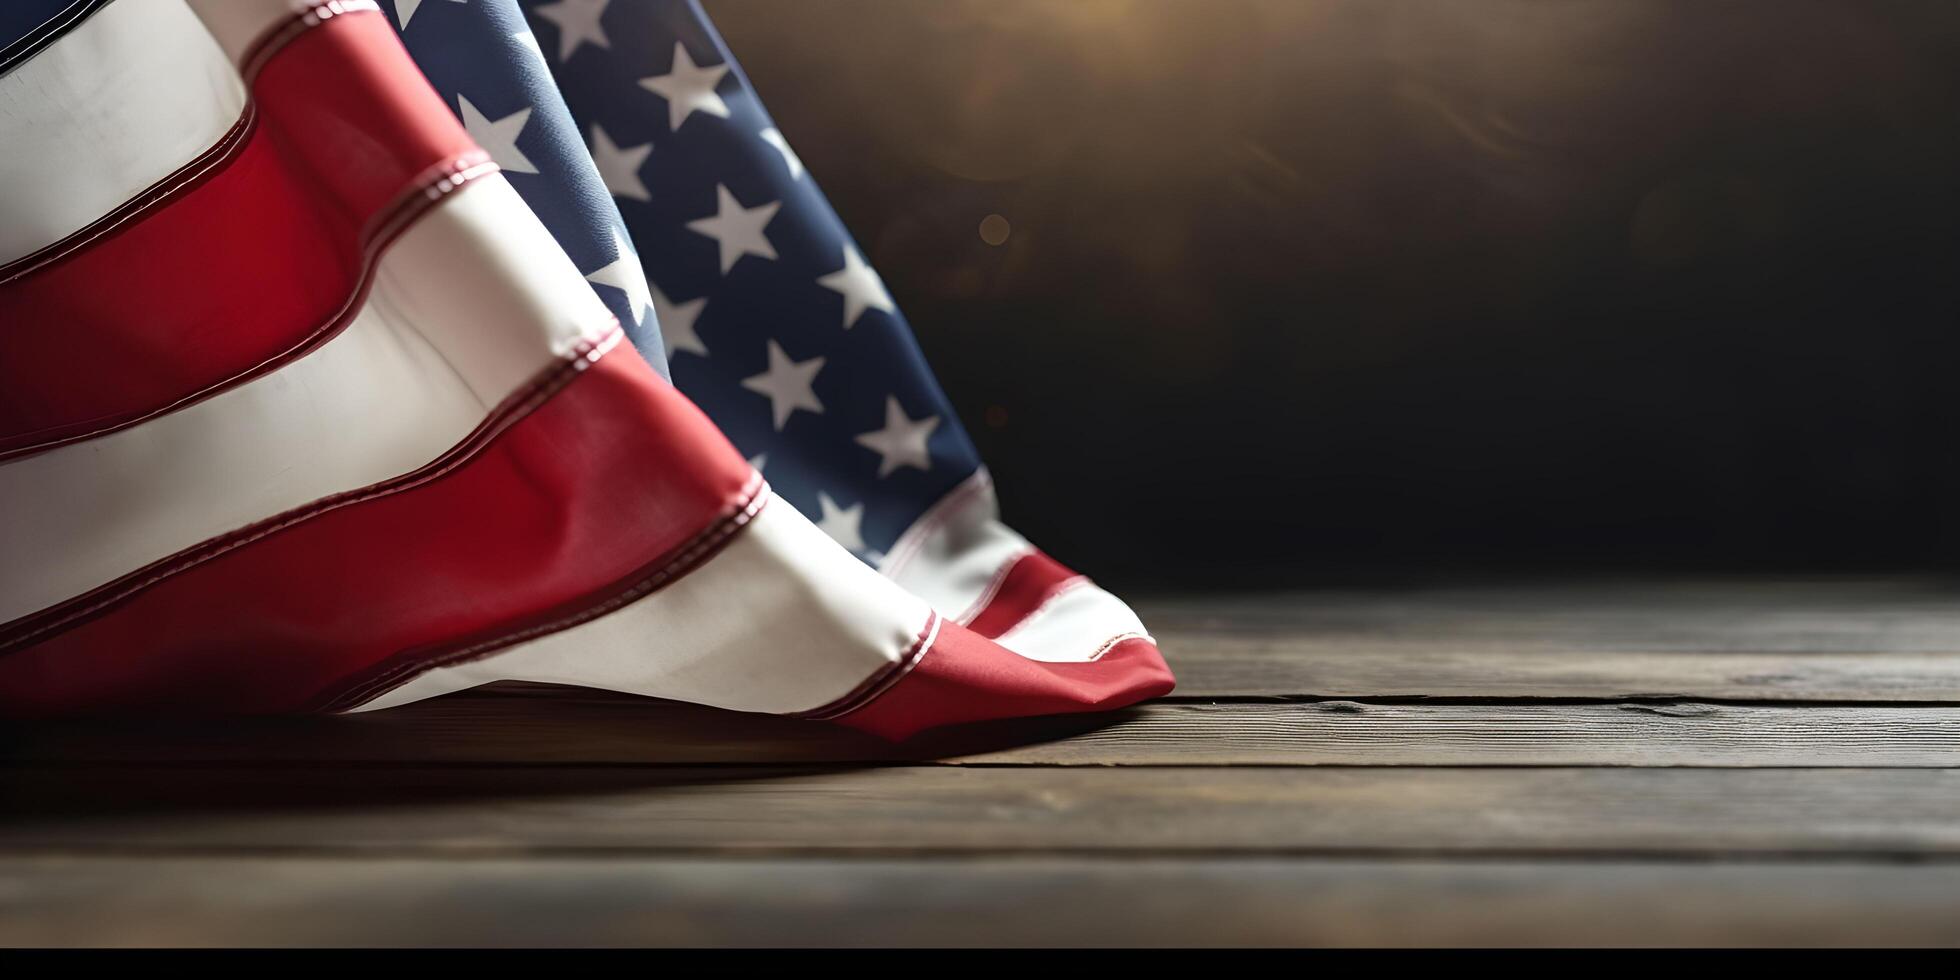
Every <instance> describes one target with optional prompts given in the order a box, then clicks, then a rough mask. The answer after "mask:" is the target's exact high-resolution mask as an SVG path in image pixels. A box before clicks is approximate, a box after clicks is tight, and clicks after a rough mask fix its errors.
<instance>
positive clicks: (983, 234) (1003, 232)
mask: <svg viewBox="0 0 1960 980" xmlns="http://www.w3.org/2000/svg"><path fill="white" fill-rule="evenodd" d="M1013 232H1014V226H1013V225H1010V224H1008V223H1007V219H1006V218H1003V217H1001V216H1000V215H997V214H990V215H987V216H986V217H984V218H981V219H980V240H981V241H983V242H986V243H987V244H989V245H1004V244H1006V243H1007V236H1008V235H1010V234H1012V233H1013Z"/></svg>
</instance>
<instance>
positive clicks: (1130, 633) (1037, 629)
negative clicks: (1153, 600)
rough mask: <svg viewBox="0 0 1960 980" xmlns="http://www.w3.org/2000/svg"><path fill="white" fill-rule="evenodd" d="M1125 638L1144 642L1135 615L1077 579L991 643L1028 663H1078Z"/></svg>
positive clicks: (1146, 635)
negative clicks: (1029, 661)
mask: <svg viewBox="0 0 1960 980" xmlns="http://www.w3.org/2000/svg"><path fill="white" fill-rule="evenodd" d="M1130 637H1141V638H1143V639H1146V640H1147V639H1149V638H1150V634H1149V633H1147V632H1145V631H1144V628H1143V621H1142V620H1140V619H1138V618H1137V614H1136V613H1134V612H1132V611H1130V607H1129V606H1127V605H1125V604H1124V603H1123V600H1121V599H1118V598H1116V597H1115V596H1113V595H1110V594H1109V593H1107V592H1104V591H1103V590H1102V589H1100V588H1097V587H1096V585H1095V583H1093V582H1090V581H1089V580H1088V579H1078V580H1076V582H1075V583H1074V584H1072V585H1068V586H1064V587H1063V589H1062V591H1060V592H1057V593H1055V594H1054V595H1053V596H1050V597H1049V599H1048V601H1046V602H1044V603H1042V604H1041V607H1040V608H1038V609H1036V610H1035V611H1034V613H1033V614H1032V615H1030V616H1029V617H1028V618H1026V619H1023V620H1021V622H1020V623H1019V624H1017V625H1015V626H1014V628H1012V629H1010V630H1008V631H1007V632H1005V633H1002V634H1001V635H1000V636H999V637H997V638H996V639H995V640H994V642H995V643H998V644H1000V645H1001V646H1003V647H1006V648H1007V649H1009V650H1012V651H1014V652H1015V653H1018V654H1020V655H1021V656H1023V657H1026V658H1028V659H1029V660H1042V661H1046V662H1048V663H1080V662H1082V661H1085V660H1095V659H1097V658H1098V657H1101V656H1102V655H1103V654H1104V653H1106V652H1108V650H1109V648H1110V647H1111V646H1113V645H1114V644H1115V643H1116V641H1118V640H1123V639H1128V638H1130Z"/></svg>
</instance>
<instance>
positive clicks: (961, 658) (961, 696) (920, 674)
mask: <svg viewBox="0 0 1960 980" xmlns="http://www.w3.org/2000/svg"><path fill="white" fill-rule="evenodd" d="M1176 685H1177V680H1176V678H1174V677H1172V676H1171V671H1170V667H1169V666H1168V665H1166V664H1165V663H1164V658H1163V656H1162V655H1161V654H1159V653H1158V651H1157V647H1156V645H1155V644H1154V643H1152V642H1151V641H1150V640H1149V638H1147V637H1141V636H1132V637H1128V638H1125V639H1121V640H1119V641H1117V642H1116V643H1115V644H1113V645H1112V646H1110V647H1109V648H1108V650H1107V651H1106V652H1104V653H1103V655H1102V656H1101V657H1100V658H1098V659H1096V660H1093V661H1089V662H1086V663H1048V662H1044V661H1039V660H1029V659H1028V658H1026V657H1023V656H1021V655H1019V654H1016V653H1014V652H1013V651H1011V650H1008V649H1007V648H1005V647H1002V646H1001V645H999V644H997V643H995V642H993V641H992V640H989V639H987V638H986V637H983V636H980V635H978V634H976V633H974V632H973V631H972V630H969V629H967V628H966V627H964V626H961V625H960V624H958V623H950V622H942V623H941V624H940V627H939V635H938V638H937V639H936V640H935V642H934V643H933V644H932V648H931V650H929V651H927V652H926V653H924V654H922V655H921V656H920V658H919V660H918V662H917V664H916V665H915V666H913V667H912V669H911V670H909V671H907V672H906V673H905V675H904V676H903V677H902V678H900V679H899V680H898V681H897V682H896V683H894V684H892V685H891V687H890V688H889V689H888V690H886V691H885V692H884V693H883V694H881V695H879V696H877V697H876V698H875V699H874V700H872V701H871V702H870V703H868V704H865V705H863V706H862V707H859V708H857V709H855V710H853V711H851V712H849V713H847V714H844V715H842V716H841V717H838V718H837V719H836V720H837V721H838V723H839V724H843V725H848V726H850V727H852V728H856V729H860V730H863V731H867V732H870V733H872V734H874V735H878V736H881V737H884V738H887V739H891V740H893V741H902V740H904V739H906V738H909V737H911V736H912V735H914V734H916V733H918V732H920V731H923V730H925V729H928V728H938V727H940V726H942V725H955V724H960V723H963V722H972V721H988V720H993V719H999V718H1021V717H1028V716H1031V715H1053V714H1071V713H1076V712H1084V711H1108V710H1111V709H1114V708H1121V707H1126V706H1128V705H1132V704H1135V703H1137V702H1139V701H1146V700H1149V699H1151V698H1156V697H1162V696H1164V695H1166V694H1169V693H1170V692H1171V689H1172V688H1173V687H1175V686H1176Z"/></svg>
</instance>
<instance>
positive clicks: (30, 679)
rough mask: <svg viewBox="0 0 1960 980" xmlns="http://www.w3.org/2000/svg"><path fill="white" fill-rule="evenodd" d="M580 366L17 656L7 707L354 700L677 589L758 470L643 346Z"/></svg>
mask: <svg viewBox="0 0 1960 980" xmlns="http://www.w3.org/2000/svg"><path fill="white" fill-rule="evenodd" d="M575 363H578V362H575ZM557 370H559V371H561V372H571V370H572V369H571V368H570V367H565V368H559V369H557ZM568 376H569V377H571V378H573V380H570V381H569V383H566V384H564V385H563V388H562V390H560V391H558V393H557V394H556V395H555V396H550V397H549V399H548V400H546V401H544V402H543V404H542V405H540V406H537V407H536V408H535V410H533V411H531V412H530V414H528V415H522V414H521V413H522V410H523V409H525V408H529V407H530V404H528V403H527V404H524V405H509V406H507V409H506V410H507V411H509V412H511V413H513V414H519V415H521V417H520V418H517V419H516V420H515V421H513V422H511V423H510V424H509V425H508V427H507V428H504V429H503V430H502V431H501V432H500V433H498V434H496V435H494V436H493V437H491V438H489V439H486V440H480V442H481V445H480V446H478V447H477V448H476V449H475V451H474V453H473V454H471V455H468V456H466V457H464V458H461V459H454V460H450V461H448V462H447V463H445V464H444V468H441V469H440V470H438V471H432V472H427V473H423V474H420V475H419V476H417V478H416V479H414V480H412V481H410V482H409V483H408V485H406V486H403V487H400V488H398V489H392V490H389V491H387V492H383V493H378V494H375V495H371V496H366V497H360V498H359V499H356V500H354V501H353V502H350V503H345V504H341V505H336V506H332V507H331V508H330V509H325V510H319V509H318V508H317V506H316V507H315V508H309V509H308V511H306V512H303V513H300V514H297V515H287V516H285V517H282V518H280V519H276V520H274V521H269V522H266V523H265V524H264V525H262V526H261V528H260V529H259V531H258V532H252V534H250V535H247V536H248V537H250V540H249V541H247V542H245V543H242V544H240V545H238V546H235V547H231V548H230V549H229V550H224V551H222V552H220V553H217V554H215V555H212V556H210V557H208V558H204V559H202V560H200V561H197V562H195V563H181V562H180V564H179V566H176V570H174V571H173V572H172V573H170V574H165V575H163V576H162V577H153V576H152V577H146V578H145V579H143V580H141V581H140V582H139V583H137V584H140V587H139V588H137V589H135V590H134V591H132V592H128V593H127V594H123V595H120V596H118V597H115V598H113V599H112V600H111V601H110V602H109V603H108V604H107V605H106V606H103V607H102V608H99V609H94V610H92V611H90V612H89V613H88V614H87V615H85V616H83V617H80V618H77V619H74V620H72V621H69V622H66V623H63V624H62V625H61V626H60V628H58V629H57V630H55V631H52V632H46V633H42V634H40V635H38V636H36V637H35V638H34V639H33V640H32V641H31V645H27V646H25V647H23V648H20V649H17V650H15V651H14V652H11V653H6V654H0V713H5V714H10V715H29V716H39V715H53V714H69V713H79V712H97V711H109V710H157V711H164V710H167V711H171V712H186V711H207V712H209V711H224V712H279V711H294V710H302V709H305V708H308V707H318V706H321V705H335V706H337V705H341V704H345V703H347V702H348V701H349V700H350V699H353V698H355V697H358V696H360V695H362V694H363V693H365V692H368V691H371V690H376V689H378V688H376V687H375V685H376V684H380V685H382V686H383V687H385V686H387V685H390V684H395V683H400V682H401V681H404V680H407V679H408V678H409V677H411V676H413V674H414V673H415V672H416V671H417V670H419V669H424V668H426V667H427V666H429V665H432V664H436V663H441V662H446V661H447V660H448V659H453V658H455V657H456V656H458V655H465V656H472V655H481V654H483V653H487V652H489V651H490V650H493V649H496V648H497V647H498V646H500V645H503V644H504V643H507V642H510V641H511V640H513V639H521V638H524V637H527V636H529V635H535V634H537V633H539V632H541V631H550V630H552V629H559V628H563V627H566V626H570V625H573V624H575V623H576V622H579V621H582V619H583V618H589V616H591V615H594V614H596V613H597V612H598V611H600V610H602V609H607V608H611V605H610V603H617V602H618V601H623V599H624V598H626V597H631V596H637V595H643V594H645V593H646V592H648V591H651V590H652V589H655V588H658V587H660V586H661V585H663V584H665V583H666V582H668V581H671V580H672V579H673V578H674V577H676V576H677V575H679V574H682V573H684V572H685V571H686V570H687V568H689V567H692V565H693V564H695V563H698V562H699V561H702V560H705V558H706V557H707V555H709V554H712V553H713V549H714V548H716V547H719V545H720V543H722V542H725V541H726V540H727V535H728V534H729V533H731V532H732V530H733V529H734V528H735V527H736V526H739V525H740V524H741V523H743V522H744V521H746V519H747V516H748V515H749V514H752V513H753V510H752V509H750V507H751V505H752V503H753V501H754V499H755V497H756V495H757V494H758V493H759V492H760V487H759V484H758V483H756V482H754V481H753V475H754V471H753V470H751V469H750V468H749V466H748V464H747V463H746V462H744V460H743V459H742V457H741V455H740V454H739V453H737V452H736V451H735V450H734V448H733V447H731V446H729V445H728V443H727V441H726V440H725V439H723V438H722V436H721V434H720V433H719V432H717V431H716V430H715V428H714V426H713V425H712V424H711V423H710V422H709V421H708V420H707V418H706V417H705V416H703V415H702V414H701V413H700V411H699V410H698V409H696V408H695V407H694V406H693V405H692V404H691V403H689V402H688V401H687V400H686V399H685V398H684V397H682V396H681V395H680V394H679V393H677V392H675V391H674V390H673V389H672V388H671V387H670V386H668V385H667V384H666V383H665V382H663V381H661V380H660V379H659V378H658V377H657V376H656V375H655V374H654V373H653V371H652V369H651V368H649V367H648V366H647V364H646V362H645V361H643V360H641V359H640V357H639V356H638V355H637V354H635V353H633V352H632V351H631V350H630V349H622V350H619V351H616V352H615V353H613V354H611V355H609V356H606V357H604V358H602V359H600V360H599V361H598V362H597V363H595V364H592V365H591V366H590V367H589V368H587V369H585V370H584V371H582V372H576V373H570V374H568ZM554 387H555V386H554V385H553V384H552V383H550V380H549V379H541V383H540V384H539V385H538V386H536V390H537V391H542V392H544V393H545V394H546V395H549V391H550V390H551V389H552V388H554ZM538 397H539V396H538V395H537V394H536V392H534V393H533V396H532V397H531V399H529V401H530V402H535V401H536V400H537V398H538ZM393 482H396V481H391V483H393ZM259 532H263V533H259ZM70 611H71V612H72V611H73V610H70ZM33 619H34V620H36V621H41V620H43V619H44V617H41V616H37V617H34V618H33ZM32 625H33V623H29V622H27V621H21V622H17V623H15V624H13V625H12V626H11V627H10V628H9V633H10V634H15V635H18V634H20V633H21V632H22V631H23V630H24V629H25V628H27V627H30V626H32ZM41 625H46V623H45V622H42V623H41Z"/></svg>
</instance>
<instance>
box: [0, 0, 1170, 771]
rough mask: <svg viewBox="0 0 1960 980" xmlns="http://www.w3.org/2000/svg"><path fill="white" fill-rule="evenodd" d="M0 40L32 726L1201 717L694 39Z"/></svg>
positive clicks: (79, 17) (130, 13)
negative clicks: (495, 687) (1145, 712)
mask: <svg viewBox="0 0 1960 980" xmlns="http://www.w3.org/2000/svg"><path fill="white" fill-rule="evenodd" d="M0 31H4V32H5V33H0V553H4V555H5V561H4V563H3V564H0V713H4V714H6V715H12V716H44V715H62V714H78V713H104V712H150V713H154V712H193V711H195V712H250V713H264V712H290V711H350V710H366V709H374V708H384V707H388V706H392V705H398V704H403V703H407V702H411V701H415V700H419V699H421V698H426V697H430V696H434V695H438V694H443V693H447V692H450V691H455V690H459V689H463V688H468V687H473V686H476V685H480V684H483V683H488V682H492V681H497V680H504V679H519V680H530V681H542V682H552V683H562V684H574V685H583V686H589V687H599V688H606V689H611V690H617V691H625V692H630V693H636V694H644V695H650V696H657V697H665V698H677V699H682V700H688V701H695V702H700V703H705V704H711V705H717V706H721V707H726V708H733V709H738V710H745V711H757V712H768V713H774V714H782V715H793V716H798V717H807V718H816V719H836V720H839V721H841V722H843V723H845V724H850V725H855V726H857V727H860V728H863V729H866V730H869V731H873V732H877V733H879V734H882V735H885V736H888V737H903V736H905V735H908V734H910V733H911V732H914V731H917V730H919V729H921V728H925V727H930V726H934V725H940V724H947V723H953V722H961V721H970V720H977V719H985V718H998V717H1011V716H1019V715H1030V714H1043V713H1052V712H1060V711H1079V710H1089V709H1096V708H1106V707H1113V706H1118V705H1123V704H1128V703H1132V702H1134V701H1137V700H1140V699H1143V698H1147V697H1152V696H1156V695H1159V694H1162V693H1164V692H1165V691H1168V690H1169V688H1170V685H1171V678H1170V674H1169V671H1168V670H1167V669H1166V668H1165V667H1164V664H1163V662H1162V660H1161V658H1160V657H1159V656H1158V654H1157V651H1156V649H1155V647H1154V645H1153V643H1152V641H1151V640H1150V638H1149V637H1148V635H1147V633H1145V631H1144V630H1143V627H1142V625H1141V624H1140V623H1138V622H1137V620H1136V617H1135V616H1134V615H1133V614H1131V613H1130V611H1129V609H1128V608H1127V607H1125V606H1124V605H1123V604H1122V603H1121V602H1120V601H1118V600H1116V599H1115V598H1114V597H1113V596H1110V595H1109V594H1108V593H1106V592H1103V591H1102V590H1100V589H1098V588H1096V587H1095V586H1093V585H1092V584H1090V583H1088V581H1087V580H1086V579H1083V578H1082V577H1081V576H1078V575H1075V574H1074V573H1072V572H1069V571H1068V570H1067V569H1066V568H1064V567H1063V566H1061V565H1059V564H1058V563H1056V562H1054V561H1053V560H1052V559H1049V558H1047V557H1046V556H1044V555H1042V554H1041V553H1040V552H1038V551H1036V550H1035V549H1033V548H1032V547H1031V546H1029V545H1028V544H1027V542H1026V541H1025V540H1023V539H1021V538H1020V537H1019V536H1017V535H1015V534H1014V533H1013V532H1012V531H1010V530H1008V529H1007V528H1006V527H1005V526H1003V525H1001V524H1000V523H999V521H998V520H997V519H996V516H995V510H994V502H993V494H992V491H991V487H990V485H989V483H988V482H987V478H986V474H985V470H984V469H982V468H981V467H980V464H979V461H978V459H977V457H976V456H975V454H974V452H973V449H972V446H971V445H970V443H969V442H968V441H967V439H966V437H965V435H964V433H963V432H962V430H961V429H960V428H959V426H958V423H957V421H956V420H955V419H954V418H953V415H952V412H951V410H950V408H949V407H948V406H947V404H946V402H945V399H944V397H943V396H942V395H941V394H940V392H939V389H938V387H937V385H936V383H935V382H934V381H933V379H932V377H931V375H930V373H929V372H928V370H927V369H926V367H925V364H924V362H923V359H922V358H921V357H920V355H919V352H918V350H917V348H916V346H915V344H914V343H913V340H912V337H911V333H910V329H909V328H908V327H907V325H906V324H905V322H904V321H903V320H902V319H901V318H900V317H899V315H898V311H897V309H896V306H895V304H894V303H893V301H892V299H891V296H890V294H889V293H888V292H887V291H886V289H885V288H884V286H883V284H882V283H881V282H880V281H879V280H878V278H877V275H876V273H875V272H872V271H871V269H870V266H869V265H868V263H867V262H866V260H865V257H864V255H863V254H862V252H861V251H859V250H858V249H857V248H856V246H855V245H854V244H853V243H852V242H851V240H850V239H849V237H848V236H847V235H846V234H845V232H844V230H843V228H842V227H841V225H840V224H839V223H838V221H837V218H836V216H835V215H834V214H833V213H832V212H831V211H830V209H829V207H828V205H827V204H826V203H825V202H824V199H823V197H822V195H821V194H820V193H819V192H818V191H817V190H816V187H815V183H814V179H813V178H812V177H811V176H810V175H809V174H808V173H807V172H806V171H805V170H804V168H803V167H802V165H801V163H800V162H799V161H798V160H797V158H796V157H795V155H794V153H792V152H791V151H790V149H789V144H788V142H787V139H786V138H785V136H784V135H783V134H782V133H781V132H780V131H778V130H777V129H776V128H775V126H774V125H773V124H772V123H771V122H770V120H769V119H768V117H767V116H766V114H764V113H763V111H762V108H761V105H760V103H759V102H758V101H757V99H756V98H755V94H754V93H753V91H752V90H751V89H750V88H749V86H748V85H747V83H746V81H744V80H743V79H742V77H741V74H740V72H739V69H737V68H736V67H735V65H734V62H733V60H732V58H731V57H730V55H729V53H728V52H727V50H726V48H725V46H723V44H722V43H721V41H720V39H719V38H718V37H717V36H716V35H715V34H714V32H713V30H712V28H711V26H710V25H709V24H708V22H707V20H706V18H705V16H704V15H703V14H702V13H701V11H700V9H699V8H698V7H695V6H693V5H692V4H683V3H673V2H646V0H612V2H611V3H610V4H608V3H606V2H582V0H568V2H559V3H538V4H528V5H526V7H525V8H523V9H520V8H519V7H518V6H517V5H516V4H515V3H513V2H512V0H472V2H470V3H468V4H462V3H456V2H453V0H420V2H414V0H398V2H395V3H393V4H391V5H389V6H388V8H387V9H384V8H383V6H382V5H380V4H377V3H375V2H374V0H327V2H294V0H189V2H186V0H113V2H99V0H66V2H63V0H19V3H18V4H17V5H10V6H8V7H7V8H6V12H5V14H4V15H0ZM397 32H399V33H397ZM404 41H405V42H406V45H407V47H406V48H404V46H403V43H404ZM411 52H412V55H411ZM636 346H637V348H638V349H639V351H640V352H644V355H645V356H644V357H643V356H641V353H636V350H635V347H636ZM668 355H671V358H669V356H668ZM663 368H665V369H669V370H671V372H672V379H673V382H674V383H673V384H669V383H668V381H667V380H666V378H665V377H664V376H663V373H664V372H663V370H662V369H663ZM676 385H678V390H676V387H675V386H676ZM697 405H698V406H699V407H698V408H697ZM702 409H705V410H706V413H705V414H704V412H703V411H702ZM724 433H725V434H724ZM731 439H732V440H733V442H732V444H731ZM737 446H739V447H740V449H739V450H738V449H737V448H736V447H737ZM765 475H766V476H767V481H766V482H765V479H764V477H765ZM772 487H773V489H772ZM799 511H800V512H799ZM805 514H809V515H810V517H806V516H805ZM812 518H814V520H813V519H812ZM854 556H855V557H854Z"/></svg>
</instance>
